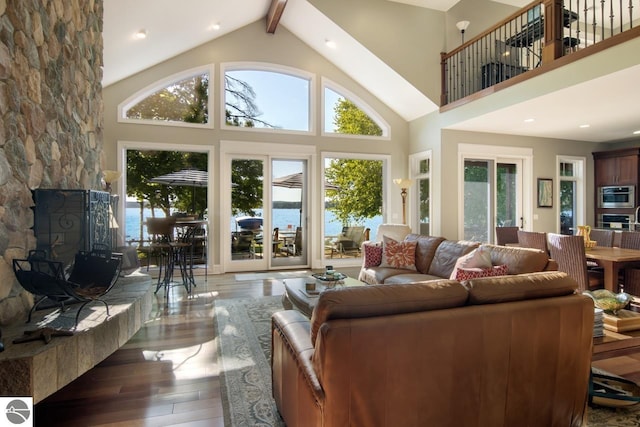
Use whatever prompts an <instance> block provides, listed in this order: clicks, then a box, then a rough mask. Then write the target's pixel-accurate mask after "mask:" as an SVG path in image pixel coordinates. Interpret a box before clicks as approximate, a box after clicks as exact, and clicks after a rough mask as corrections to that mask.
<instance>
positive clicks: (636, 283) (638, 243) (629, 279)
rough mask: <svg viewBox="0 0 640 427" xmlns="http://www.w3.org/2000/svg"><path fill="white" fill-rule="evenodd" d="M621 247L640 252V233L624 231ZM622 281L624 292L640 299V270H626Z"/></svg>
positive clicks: (621, 237)
mask: <svg viewBox="0 0 640 427" xmlns="http://www.w3.org/2000/svg"><path fill="white" fill-rule="evenodd" d="M620 247H621V248H624V249H637V250H640V232H638V231H623V232H622V234H621V235H620ZM637 267H640V266H637ZM621 279H622V290H623V291H624V292H626V293H628V294H631V295H634V296H638V297H640V268H633V267H627V268H625V269H624V270H623V272H622V278H621Z"/></svg>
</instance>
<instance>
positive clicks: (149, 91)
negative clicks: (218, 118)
mask: <svg viewBox="0 0 640 427" xmlns="http://www.w3.org/2000/svg"><path fill="white" fill-rule="evenodd" d="M202 74H209V98H208V103H207V104H208V105H207V108H208V109H209V122H208V123H187V122H179V121H166V120H149V119H130V118H128V117H126V116H125V115H126V113H127V111H128V110H129V109H130V108H131V107H133V106H134V105H136V104H137V103H139V102H140V101H142V100H144V99H145V98H147V97H149V96H151V95H153V94H154V93H156V92H157V91H159V90H161V89H164V88H166V87H167V86H170V85H171V84H173V83H176V82H179V81H182V80H185V79H188V78H189V77H195V76H198V75H202ZM214 82H215V71H214V68H213V64H208V65H205V66H202V67H195V68H190V69H188V70H183V71H180V72H179V73H175V74H172V75H170V76H167V77H165V78H163V79H160V80H157V81H155V82H153V83H151V84H150V85H148V86H146V87H144V88H143V89H140V90H139V91H137V92H136V93H134V94H133V95H131V96H129V97H128V98H127V99H125V100H124V101H122V102H121V103H120V104H118V113H117V114H118V122H119V123H134V124H144V125H154V126H175V127H186V128H206V129H213V128H214V126H213V118H214V117H215V116H214V112H215V110H214V108H213V106H214V105H215V104H214V102H213V98H214V93H212V91H211V90H212V88H213V87H214V85H213V83H214Z"/></svg>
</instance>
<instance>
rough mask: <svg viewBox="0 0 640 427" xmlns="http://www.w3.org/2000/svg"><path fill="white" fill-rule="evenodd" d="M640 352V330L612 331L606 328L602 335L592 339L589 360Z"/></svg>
mask: <svg viewBox="0 0 640 427" xmlns="http://www.w3.org/2000/svg"><path fill="white" fill-rule="evenodd" d="M637 352H640V330H634V331H625V332H614V331H609V330H606V329H605V331H604V336H603V337H598V338H594V339H593V355H592V356H591V360H602V359H609V358H611V357H618V356H624V355H626V354H631V353H637Z"/></svg>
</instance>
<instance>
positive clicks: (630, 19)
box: [629, 0, 633, 29]
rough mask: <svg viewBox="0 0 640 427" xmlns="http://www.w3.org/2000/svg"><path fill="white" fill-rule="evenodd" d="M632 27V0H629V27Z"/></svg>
mask: <svg viewBox="0 0 640 427" xmlns="http://www.w3.org/2000/svg"><path fill="white" fill-rule="evenodd" d="M631 28H633V0H629V29H631Z"/></svg>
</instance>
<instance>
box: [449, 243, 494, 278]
mask: <svg viewBox="0 0 640 427" xmlns="http://www.w3.org/2000/svg"><path fill="white" fill-rule="evenodd" d="M491 267H492V264H491V254H490V253H489V251H488V250H486V249H484V248H482V247H478V248H475V249H474V250H472V251H471V252H469V253H468V254H466V255H463V256H461V257H460V258H458V260H457V261H456V265H455V266H454V267H453V271H452V272H451V276H449V279H451V280H460V279H457V278H456V276H457V274H458V269H461V268H480V269H484V268H491Z"/></svg>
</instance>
